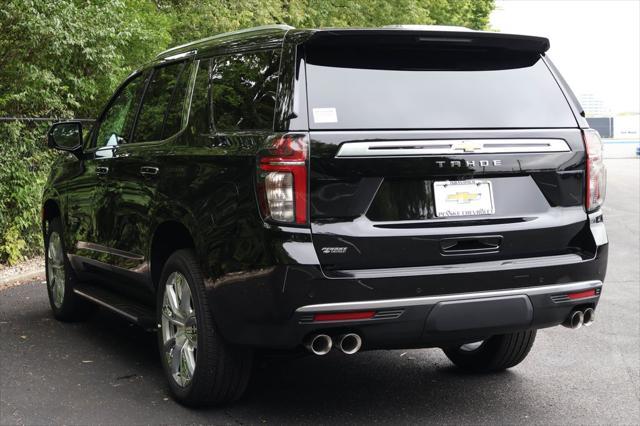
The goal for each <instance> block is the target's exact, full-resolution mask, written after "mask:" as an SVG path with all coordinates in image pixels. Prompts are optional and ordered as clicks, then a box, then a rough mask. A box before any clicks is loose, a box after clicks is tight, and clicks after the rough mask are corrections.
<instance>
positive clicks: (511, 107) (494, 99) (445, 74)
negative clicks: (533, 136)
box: [307, 46, 577, 129]
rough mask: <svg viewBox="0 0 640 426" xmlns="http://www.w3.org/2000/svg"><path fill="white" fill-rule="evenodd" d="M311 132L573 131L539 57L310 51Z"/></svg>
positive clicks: (485, 52)
mask: <svg viewBox="0 0 640 426" xmlns="http://www.w3.org/2000/svg"><path fill="white" fill-rule="evenodd" d="M307 90H308V102H309V122H310V127H311V128H312V129H448V128H519V127H575V126H576V125H577V123H576V120H575V118H574V116H573V113H572V111H571V108H570V106H569V104H568V103H567V100H566V99H565V97H564V95H563V93H562V91H561V90H560V88H559V86H558V84H557V83H556V81H555V79H554V78H553V75H552V74H551V72H550V71H549V69H548V68H547V66H546V64H545V63H544V61H543V60H542V59H541V57H540V55H539V54H533V53H525V52H517V51H510V50H504V49H457V48H456V49H448V50H447V49H435V48H434V49H429V48H424V47H423V48H420V49H418V48H406V49H403V48H398V47H397V46H396V47H394V48H392V49H391V48H387V49H385V48H384V47H382V48H375V49H371V48H369V49H367V48H359V49H352V48H348V49H345V48H342V49H339V48H329V47H318V48H310V49H309V51H308V52H307Z"/></svg>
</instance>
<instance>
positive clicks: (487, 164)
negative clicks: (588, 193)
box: [306, 37, 593, 276]
mask: <svg viewBox="0 0 640 426" xmlns="http://www.w3.org/2000/svg"><path fill="white" fill-rule="evenodd" d="M338 38H339V37H335V39H334V40H330V41H329V42H326V43H309V44H308V46H307V47H306V77H307V97H308V114H309V127H310V139H311V149H310V158H311V161H310V164H311V166H310V167H311V178H310V198H311V205H310V215H311V228H312V234H313V242H314V246H315V248H316V252H317V254H318V257H319V259H320V261H321V264H322V268H323V270H324V271H325V273H326V274H328V275H337V276H341V275H345V274H346V275H349V273H350V272H351V271H354V270H359V271H360V272H362V270H364V269H385V268H406V267H422V266H433V265H444V266H446V265H451V264H459V263H469V262H477V261H488V260H503V259H522V258H534V257H540V256H556V257H557V256H559V259H561V258H562V257H563V256H572V257H576V256H588V255H589V253H590V250H591V251H592V250H593V246H592V244H591V243H592V242H590V241H588V238H587V237H586V235H587V234H586V232H585V225H586V214H585V212H584V207H583V197H584V195H583V187H584V184H583V174H584V164H585V155H584V148H583V141H582V136H581V132H580V129H579V128H578V125H577V122H576V119H575V117H574V115H573V113H572V110H571V108H570V105H569V104H568V102H567V100H566V98H565V96H564V94H563V92H562V90H561V88H560V87H559V85H558V83H557V82H556V80H555V79H554V77H553V75H552V74H551V72H550V71H549V69H548V67H547V64H546V63H545V61H544V57H543V55H542V54H541V53H540V52H538V51H535V50H527V49H524V50H519V49H517V48H505V47H504V46H497V47H496V46H486V45H483V46H469V45H468V44H465V43H449V44H448V43H447V41H446V40H445V41H442V40H440V41H439V42H438V43H433V44H431V43H429V42H428V40H427V42H425V41H424V40H419V39H416V38H410V39H402V40H401V43H400V42H399V43H395V42H394V41H393V38H386V39H383V41H382V42H376V41H375V39H373V38H372V39H370V40H369V42H368V43H367V40H366V37H365V38H364V39H363V38H362V37H359V38H358V40H356V41H353V42H352V41H350V40H349V39H348V37H345V39H344V40H342V41H341V42H340V43H336V39H338ZM407 40H408V41H407ZM444 270H446V268H445V269H444ZM444 270H443V271H444Z"/></svg>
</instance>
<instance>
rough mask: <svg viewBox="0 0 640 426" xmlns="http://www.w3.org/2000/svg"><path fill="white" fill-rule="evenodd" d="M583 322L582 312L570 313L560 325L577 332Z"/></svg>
mask: <svg viewBox="0 0 640 426" xmlns="http://www.w3.org/2000/svg"><path fill="white" fill-rule="evenodd" d="M583 321H584V314H583V313H582V311H572V312H571V313H570V314H569V316H568V317H567V319H566V320H564V322H563V323H562V325H564V326H565V327H567V328H571V329H573V330H577V329H579V328H580V327H582V323H583Z"/></svg>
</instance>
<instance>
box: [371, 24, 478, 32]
mask: <svg viewBox="0 0 640 426" xmlns="http://www.w3.org/2000/svg"><path fill="white" fill-rule="evenodd" d="M380 28H389V29H398V30H415V31H474V30H472V29H471V28H467V27H461V26H457V25H416V24H393V25H383V26H382V27H380Z"/></svg>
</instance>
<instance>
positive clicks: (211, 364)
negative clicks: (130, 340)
mask: <svg viewBox="0 0 640 426" xmlns="http://www.w3.org/2000/svg"><path fill="white" fill-rule="evenodd" d="M185 286H186V287H185ZM157 294H158V298H157V304H156V306H157V309H156V311H157V312H156V314H157V319H158V324H159V327H158V347H159V349H160V357H161V360H162V367H163V370H164V372H165V375H166V377H167V380H168V382H169V388H170V390H171V394H172V395H173V397H174V398H175V399H176V400H177V401H178V402H180V403H181V404H184V405H186V406H190V407H198V406H208V405H223V404H228V403H231V402H234V401H236V400H238V399H239V398H240V397H241V396H242V394H243V393H244V391H245V389H246V388H247V383H248V382H249V377H250V374H251V370H252V360H253V355H252V352H251V350H250V349H248V348H243V347H238V346H233V345H230V344H229V343H227V342H225V341H224V339H223V338H222V336H220V334H219V333H218V331H217V329H216V327H215V321H214V315H213V312H212V311H211V309H210V307H209V304H208V300H207V297H206V294H205V287H204V281H203V278H202V273H201V272H200V267H199V265H198V263H197V261H196V259H195V256H194V254H193V252H192V251H191V250H178V251H176V252H175V253H173V254H172V255H171V256H170V257H169V259H168V260H167V262H166V263H165V265H164V268H163V270H162V275H161V278H160V284H159V287H158V291H157ZM172 301H173V303H172Z"/></svg>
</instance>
